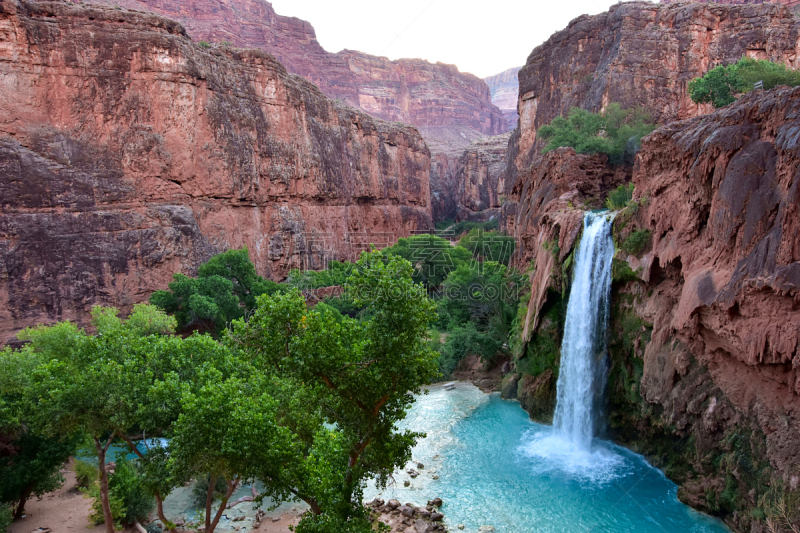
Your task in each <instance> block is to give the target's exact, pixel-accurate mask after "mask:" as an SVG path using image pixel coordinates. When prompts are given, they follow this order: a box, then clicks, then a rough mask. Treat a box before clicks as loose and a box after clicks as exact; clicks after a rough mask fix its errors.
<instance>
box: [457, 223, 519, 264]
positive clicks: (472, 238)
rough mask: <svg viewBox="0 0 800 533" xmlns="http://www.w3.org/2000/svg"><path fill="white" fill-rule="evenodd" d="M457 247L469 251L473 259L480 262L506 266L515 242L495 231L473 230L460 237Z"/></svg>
mask: <svg viewBox="0 0 800 533" xmlns="http://www.w3.org/2000/svg"><path fill="white" fill-rule="evenodd" d="M458 245H459V246H461V247H462V248H465V249H467V250H469V252H470V253H471V254H472V256H473V258H480V259H481V260H482V261H495V262H497V263H500V264H502V265H506V266H508V262H509V261H510V260H511V255H512V254H513V253H514V247H515V246H516V241H515V240H514V237H509V236H508V235H503V234H502V233H499V232H496V231H485V230H483V229H482V228H475V229H472V230H470V232H469V233H467V234H466V235H464V236H463V237H461V239H459V241H458Z"/></svg>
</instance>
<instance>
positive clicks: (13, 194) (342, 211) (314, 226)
mask: <svg viewBox="0 0 800 533" xmlns="http://www.w3.org/2000/svg"><path fill="white" fill-rule="evenodd" d="M429 171H430V154H429V151H428V149H427V147H426V145H425V143H424V141H423V140H422V138H421V136H420V135H419V133H418V132H417V130H415V129H414V128H411V127H407V126H403V125H399V124H393V123H386V122H382V121H380V120H377V119H373V118H372V117H370V116H369V115H367V114H365V113H362V112H358V111H354V110H353V109H351V108H349V107H346V106H344V105H342V104H340V103H337V102H335V101H332V100H329V99H327V98H326V97H325V96H324V95H323V94H322V93H320V92H319V90H317V88H316V87H315V86H313V85H312V84H311V83H309V82H307V81H306V80H304V79H302V78H300V77H298V76H294V75H291V74H288V73H287V72H286V69H284V67H283V66H282V65H281V64H280V63H279V62H278V61H276V60H275V58H274V57H272V56H270V55H269V54H267V53H265V52H261V51H254V50H236V49H210V50H207V49H204V48H202V47H200V46H198V45H197V44H195V43H193V42H192V41H191V40H190V39H189V38H188V36H187V35H186V32H185V31H184V29H183V27H182V26H181V25H180V24H178V23H177V22H173V21H170V20H168V19H164V18H162V17H160V16H157V15H153V14H146V13H136V12H130V11H124V10H118V9H111V8H105V7H99V6H94V7H91V6H89V5H86V4H83V5H78V4H70V3H66V2H41V3H39V2H32V1H22V0H0V205H2V214H0V280H1V283H0V340H2V341H6V340H8V339H9V337H11V336H12V334H13V332H14V331H15V330H18V329H19V328H22V327H26V326H29V325H32V324H35V323H36V322H40V321H51V320H57V319H72V320H77V321H79V322H80V321H83V320H84V319H85V318H86V316H87V315H86V313H87V311H88V310H89V309H90V308H91V306H92V305H94V304H99V303H102V304H111V305H117V306H120V307H123V308H127V307H128V306H130V305H132V304H134V303H136V302H139V301H142V300H145V299H146V298H147V297H148V296H149V294H150V293H151V292H152V291H153V290H155V289H158V288H163V287H164V286H165V285H166V283H167V282H168V281H169V280H170V278H171V276H172V274H173V273H174V272H181V271H182V272H191V271H192V269H193V268H195V267H196V266H197V265H198V263H199V262H201V261H202V260H204V259H206V258H208V257H209V255H211V254H212V253H214V252H217V251H221V250H224V249H227V248H230V247H241V246H248V247H249V250H250V254H251V258H252V259H253V261H254V262H255V264H256V267H257V269H258V272H259V273H260V274H263V275H267V276H271V277H273V278H280V277H282V276H283V275H284V274H285V273H286V271H287V270H288V269H289V268H292V267H296V266H300V265H307V266H316V267H319V266H322V262H323V261H324V260H325V259H326V258H329V257H335V258H340V259H344V258H346V257H353V255H354V254H356V253H357V252H358V250H359V248H363V247H365V246H367V245H368V244H369V243H371V242H374V243H375V244H377V245H382V244H388V243H390V242H392V241H393V240H394V239H396V238H397V237H398V236H402V235H407V234H408V233H409V232H411V231H414V230H427V229H429V228H430V227H431V219H430V199H429V183H428V180H429Z"/></svg>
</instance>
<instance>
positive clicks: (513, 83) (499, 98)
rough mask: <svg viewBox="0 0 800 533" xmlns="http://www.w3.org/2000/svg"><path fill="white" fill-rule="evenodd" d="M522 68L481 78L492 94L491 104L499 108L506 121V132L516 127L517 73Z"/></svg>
mask: <svg viewBox="0 0 800 533" xmlns="http://www.w3.org/2000/svg"><path fill="white" fill-rule="evenodd" d="M521 68H522V67H514V68H510V69H508V70H504V71H503V72H501V73H500V74H495V75H494V76H489V77H488V78H483V81H485V82H486V84H487V85H488V86H489V90H490V91H491V93H492V103H493V104H494V105H496V106H497V107H499V108H500V111H502V112H503V116H504V117H505V119H506V128H508V131H511V130H513V129H514V128H516V127H517V119H518V118H519V115H518V114H517V99H518V97H519V79H518V75H519V71H520V69H521Z"/></svg>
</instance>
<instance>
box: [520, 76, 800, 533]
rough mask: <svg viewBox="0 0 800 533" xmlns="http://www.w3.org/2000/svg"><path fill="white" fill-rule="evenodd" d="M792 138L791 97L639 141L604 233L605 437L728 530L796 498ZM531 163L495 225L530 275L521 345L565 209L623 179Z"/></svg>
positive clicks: (554, 293)
mask: <svg viewBox="0 0 800 533" xmlns="http://www.w3.org/2000/svg"><path fill="white" fill-rule="evenodd" d="M798 132H800V88H797V89H787V88H779V89H775V90H773V91H770V92H767V93H764V92H761V91H757V92H753V93H750V94H748V95H747V96H745V97H744V98H742V99H741V100H740V101H739V102H737V103H735V104H733V105H731V106H729V107H727V108H724V109H722V110H719V111H717V112H715V113H713V114H710V115H706V116H701V117H697V118H693V119H689V120H684V121H679V122H674V123H672V124H670V125H667V126H664V127H662V128H660V129H658V130H656V131H655V132H654V133H653V134H651V135H650V136H648V137H646V138H645V139H644V140H643V143H642V149H641V151H640V152H639V154H638V156H637V160H636V165H635V167H634V170H633V175H632V181H633V183H634V184H635V187H636V189H635V194H634V202H633V203H632V204H630V205H629V206H628V207H627V208H626V209H625V210H623V211H622V212H620V213H619V214H618V215H617V218H616V221H615V241H616V242H617V245H618V252H617V257H616V259H615V264H614V285H613V303H612V306H613V309H612V321H611V324H612V331H611V334H610V344H609V346H610V354H611V355H610V360H611V373H610V377H609V391H610V413H609V415H610V418H609V419H610V432H611V435H612V436H613V437H614V438H616V439H618V440H621V441H623V442H625V443H627V444H628V445H630V446H632V447H633V448H634V449H637V450H639V451H640V452H642V453H645V454H647V455H648V456H649V457H650V458H651V459H652V460H653V461H654V463H655V464H656V465H658V466H661V467H662V468H664V469H665V471H666V473H667V475H669V476H670V477H671V478H672V479H673V480H675V481H676V482H678V483H679V485H680V490H679V496H680V497H681V499H682V500H684V501H686V502H687V503H690V504H691V505H693V506H695V507H698V508H701V509H703V510H706V511H708V512H711V513H714V514H717V515H719V516H722V517H723V518H724V519H725V520H726V522H727V523H728V524H729V525H731V526H732V527H733V528H734V529H736V530H738V531H768V530H767V529H766V525H765V517H769V516H770V513H772V512H774V511H775V509H776V508H777V506H778V505H779V504H780V502H781V501H783V502H792V501H796V498H797V496H798V491H800V465H798V463H797V458H798V457H800V333H799V332H800V240H799V239H798V235H800V228H798V227H797V226H798V224H799V223H800V216H798V212H799V211H800V194H798V191H800V172H799V171H798V169H799V168H800V141H799V140H798V138H799V137H798V135H800V133H798ZM538 157H539V159H537V160H536V161H537V162H536V164H535V165H533V169H532V170H529V171H526V172H525V173H523V174H521V175H520V178H519V180H518V181H517V183H516V185H515V187H514V191H513V195H514V197H515V199H517V200H518V203H517V204H516V209H517V211H516V213H507V214H508V216H509V217H511V218H512V219H513V220H514V225H513V227H514V231H515V234H516V235H517V236H518V237H519V242H520V246H519V249H520V251H519V254H518V255H517V256H516V258H515V262H516V264H517V266H519V267H523V266H527V265H528V264H529V263H530V262H531V259H532V260H533V262H532V263H533V265H534V270H533V272H532V274H531V280H532V291H531V292H532V295H531V302H530V303H529V314H528V319H527V321H526V328H525V332H524V334H525V335H526V338H527V339H528V340H531V341H533V340H535V335H537V334H538V332H539V329H541V328H538V326H539V324H538V321H539V320H540V317H541V314H542V312H541V311H540V309H542V306H543V305H546V304H545V302H546V301H547V300H548V299H549V298H555V299H558V297H559V296H558V294H559V293H561V292H562V291H563V290H564V286H563V284H564V276H565V275H568V270H565V269H566V268H567V267H565V264H566V263H567V259H568V257H569V255H570V254H571V252H572V249H573V245H574V241H575V239H576V236H577V234H578V233H579V231H580V224H579V221H580V220H581V218H582V210H580V209H578V208H577V207H578V206H579V205H580V202H582V201H586V200H587V199H588V197H594V198H593V199H592V200H590V201H588V202H587V204H588V205H589V206H591V205H593V204H595V205H596V204H597V203H599V202H601V201H602V198H603V196H604V189H607V188H608V187H609V186H611V185H613V184H614V183H616V182H617V180H618V179H619V178H620V176H619V175H618V174H615V173H612V172H611V171H610V169H608V168H607V167H605V165H603V164H602V163H603V162H602V161H600V160H599V159H598V157H597V156H579V155H575V154H574V153H573V152H572V151H571V150H570V149H559V150H557V151H554V152H551V153H548V154H545V156H543V157H542V156H538ZM623 179H624V177H623ZM632 243H634V244H635V245H634V244H632ZM792 513H794V511H793V510H791V509H790V514H789V516H790V517H791V516H796V513H794V515H793V514H792ZM773 516H774V515H773Z"/></svg>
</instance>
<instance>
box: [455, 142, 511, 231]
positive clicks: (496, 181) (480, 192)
mask: <svg viewBox="0 0 800 533" xmlns="http://www.w3.org/2000/svg"><path fill="white" fill-rule="evenodd" d="M510 137H511V134H510V133H506V134H504V135H495V136H493V137H484V138H482V139H479V140H477V141H475V142H473V143H472V144H470V145H469V146H468V147H467V149H466V150H464V153H463V154H462V155H461V157H460V158H459V160H458V167H457V170H456V183H457V185H458V205H459V206H460V212H459V214H458V219H459V220H475V219H476V217H480V218H486V217H489V216H498V215H499V214H500V212H499V208H500V207H501V206H502V204H503V201H504V200H505V196H506V194H507V191H506V179H505V176H506V155H507V154H508V139H509V138H510Z"/></svg>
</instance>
